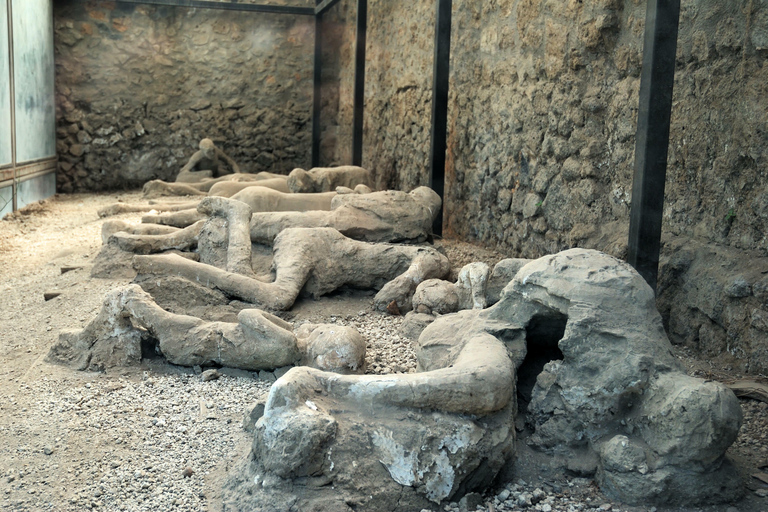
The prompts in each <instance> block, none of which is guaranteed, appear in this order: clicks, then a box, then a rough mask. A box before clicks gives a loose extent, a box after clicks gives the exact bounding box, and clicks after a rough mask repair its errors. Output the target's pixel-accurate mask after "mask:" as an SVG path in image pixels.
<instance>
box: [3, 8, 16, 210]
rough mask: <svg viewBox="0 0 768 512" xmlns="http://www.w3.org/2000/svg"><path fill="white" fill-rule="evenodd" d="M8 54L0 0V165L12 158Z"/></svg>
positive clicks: (5, 16) (6, 13) (5, 163)
mask: <svg viewBox="0 0 768 512" xmlns="http://www.w3.org/2000/svg"><path fill="white" fill-rule="evenodd" d="M8 56H9V54H8V0H0V166H3V165H7V164H10V163H11V162H12V160H13V155H12V154H11V69H10V63H9V62H8V60H9V59H8ZM0 206H2V201H0ZM0 211H2V210H0Z"/></svg>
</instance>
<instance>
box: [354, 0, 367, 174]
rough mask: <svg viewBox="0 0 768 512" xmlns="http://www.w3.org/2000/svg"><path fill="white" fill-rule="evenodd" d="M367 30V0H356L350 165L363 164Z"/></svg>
mask: <svg viewBox="0 0 768 512" xmlns="http://www.w3.org/2000/svg"><path fill="white" fill-rule="evenodd" d="M367 32H368V0H357V37H356V42H355V98H354V107H353V108H354V113H353V120H352V165H363V114H364V108H365V42H366V37H367Z"/></svg>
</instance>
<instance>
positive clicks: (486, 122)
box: [340, 0, 768, 370]
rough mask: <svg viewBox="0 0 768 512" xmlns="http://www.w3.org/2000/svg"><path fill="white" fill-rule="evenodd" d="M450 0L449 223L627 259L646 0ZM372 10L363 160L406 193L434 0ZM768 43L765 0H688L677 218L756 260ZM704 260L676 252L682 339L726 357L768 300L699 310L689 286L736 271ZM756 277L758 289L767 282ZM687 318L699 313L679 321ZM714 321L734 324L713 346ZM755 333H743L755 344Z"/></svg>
mask: <svg viewBox="0 0 768 512" xmlns="http://www.w3.org/2000/svg"><path fill="white" fill-rule="evenodd" d="M453 5H454V7H453V34H452V57H451V84H450V85H451V92H450V100H449V112H448V115H449V149H448V163H447V169H446V175H447V177H446V180H447V183H446V187H447V190H446V205H445V208H446V222H445V230H446V233H448V234H453V235H455V236H457V237H460V238H463V239H466V240H470V241H478V242H481V243H485V244H489V245H492V246H496V247H497V248H499V249H501V250H502V251H506V252H508V253H509V254H510V256H520V257H527V258H535V257H539V256H542V255H544V254H547V253H553V252H556V251H559V250H562V249H564V248H568V247H576V246H581V247H588V248H596V249H600V250H603V251H606V252H608V253H610V254H613V255H615V256H619V257H624V256H625V255H626V237H627V231H628V224H629V211H630V206H631V188H632V176H633V165H634V149H635V129H636V119H637V117H636V116H637V109H638V91H639V85H640V71H641V62H642V46H643V34H644V32H643V31H644V21H645V8H646V3H645V2H642V1H640V0H590V1H583V0H562V1H546V2H542V1H540V0H493V1H488V2H472V1H469V0H455V1H454V4H453ZM369 14H370V18H369V32H368V37H369V39H368V57H369V62H368V83H367V84H366V137H365V147H364V158H363V164H364V165H365V166H367V167H368V168H370V169H371V170H373V171H374V172H375V173H376V177H377V180H378V181H379V183H380V184H383V185H386V186H389V187H393V188H402V189H408V188H411V187H413V186H414V185H416V184H423V183H425V182H426V179H427V152H428V149H429V120H430V108H431V106H430V101H431V93H430V89H431V77H432V59H433V55H432V51H433V43H432V38H433V34H434V2H431V1H419V2H414V3H411V2H402V1H398V0H392V1H390V2H383V1H376V0H371V2H370V7H369ZM767 57H768V1H766V0H738V1H735V2H720V1H716V0H683V2H682V12H681V20H680V36H679V43H678V59H677V71H676V82H675V93H674V107H673V112H672V130H671V142H670V155H669V169H668V174H667V185H666V193H667V196H666V197H667V201H666V205H665V211H664V230H665V232H666V233H667V234H668V236H681V237H683V238H686V237H687V238H688V239H689V240H692V241H693V240H695V242H696V244H705V245H707V244H709V245H714V244H722V245H724V246H726V247H728V248H731V249H734V250H750V251H753V252H749V253H744V254H745V256H744V258H745V261H749V258H751V257H753V256H754V255H755V254H757V255H762V256H766V255H768V244H766V238H765V233H766V232H768V179H766V176H765V174H766V164H767V161H768V160H767V157H768V108H767V107H766V105H767V104H768V103H767V102H768V100H766V98H768V95H767V94H766V92H767V91H766V88H768V62H767V61H766V58H767ZM340 112H342V113H343V112H344V108H343V103H342V108H341V109H340ZM340 142H341V143H344V144H346V141H343V140H342V141H340ZM670 247H672V245H670V244H667V245H665V250H670V249H669V248H670ZM697 247H698V245H697ZM728 254H731V253H730V252H728ZM663 256H664V257H665V260H664V261H665V262H667V261H668V260H669V259H670V256H671V255H663ZM715 259H716V258H715ZM697 261H698V260H697ZM705 267H706V268H707V269H708V270H706V271H704V270H702V268H703V267H702V266H701V265H699V264H697V265H693V266H688V267H686V266H680V265H667V264H665V265H663V266H662V269H661V271H662V281H663V282H664V283H667V285H669V286H670V288H667V289H665V290H664V301H666V302H665V304H667V305H668V304H671V303H674V302H675V301H677V300H679V301H681V303H680V305H678V306H677V307H676V308H669V307H662V310H663V311H666V312H665V315H666V316H665V321H666V322H667V324H668V326H669V325H670V324H671V325H672V326H673V327H674V326H675V325H676V326H678V327H677V328H673V329H671V331H672V332H671V336H672V338H673V340H675V341H678V342H686V343H688V344H690V345H692V346H695V345H696V344H701V343H704V344H707V348H706V352H707V353H709V354H712V353H716V352H718V351H719V352H725V351H730V352H731V353H735V352H734V351H733V346H734V340H740V339H747V338H749V339H762V338H764V333H763V334H760V333H758V334H749V333H753V332H757V331H760V329H762V327H761V326H762V325H763V324H764V322H762V323H761V321H760V318H763V317H765V316H768V314H766V311H768V310H766V306H767V304H766V303H764V302H763V301H762V299H760V300H755V301H750V300H742V298H741V297H739V298H735V299H734V298H733V297H731V296H730V295H728V294H729V293H730V292H729V291H728V290H727V289H726V288H728V286H730V284H728V285H723V287H720V288H722V289H720V288H717V290H714V291H712V293H711V296H712V297H725V298H727V300H728V301H730V302H732V303H733V307H730V306H729V311H737V310H738V311H739V312H738V313H734V314H733V315H720V314H716V313H715V311H717V307H714V306H713V307H712V308H709V310H710V313H712V314H709V313H702V307H703V306H702V304H701V303H697V301H696V300H694V299H693V297H694V296H695V294H694V293H690V290H691V289H695V288H696V287H697V286H699V285H702V286H703V285H704V284H703V283H704V281H706V280H710V281H711V282H718V283H719V282H720V281H722V279H713V278H714V276H715V275H717V274H718V272H719V271H720V270H721V269H719V268H718V266H717V265H715V264H714V263H712V264H707V265H705ZM667 272H674V275H665V273H667ZM746 281H747V282H746V287H745V288H744V289H745V290H749V296H750V297H753V298H755V297H757V292H755V291H754V290H759V289H760V286H761V285H760V284H759V283H757V282H755V283H752V282H749V279H746ZM681 283H685V290H683V289H682V284H681ZM665 286H666V285H665ZM718 286H719V285H718ZM706 287H707V289H712V288H711V283H710V284H707V285H706ZM718 300H719V299H718ZM730 302H729V303H730ZM747 302H749V305H748V306H744V308H742V309H739V308H741V306H739V304H741V303H743V304H747ZM753 303H754V304H753ZM755 304H758V305H759V307H757V306H755ZM705 309H707V308H705ZM672 310H674V311H672ZM670 315H676V316H677V317H678V318H677V319H675V318H672V319H671V320H670ZM686 315H688V316H691V317H692V316H696V317H697V318H700V319H701V321H699V320H697V321H696V322H690V325H688V323H689V322H687V320H686V322H685V323H686V325H687V327H685V328H682V327H680V325H681V323H680V318H682V317H685V316H686ZM755 318H757V320H755ZM755 326H757V327H755ZM755 329H757V331H755ZM676 330H677V331H679V332H680V334H679V335H678V334H676V333H675V331H676ZM750 330H751V331H750ZM699 331H701V332H703V333H704V335H703V338H702V339H707V340H710V339H712V337H711V336H708V335H707V334H706V333H707V332H710V331H716V332H720V333H727V335H723V336H718V337H716V339H717V341H716V342H710V341H706V342H700V340H699V338H700V337H699V334H698V333H699ZM748 331H749V332H748ZM760 332H763V331H760ZM755 343H757V342H755ZM754 345H755V344H754V343H752V342H749V343H742V344H741V345H740V347H742V348H743V349H744V352H745V353H746V352H749V353H755V354H757V353H758V352H760V351H759V350H757V349H756V348H755V346H754ZM763 345H765V344H764V343H763ZM750 351H751V352H750ZM763 352H765V351H764V350H763ZM759 359H760V360H759V361H757V360H755V361H753V362H752V363H751V366H750V364H746V367H748V368H751V369H752V370H754V369H756V368H768V355H765V354H763V355H761V356H759Z"/></svg>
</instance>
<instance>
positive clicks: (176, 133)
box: [54, 1, 314, 192]
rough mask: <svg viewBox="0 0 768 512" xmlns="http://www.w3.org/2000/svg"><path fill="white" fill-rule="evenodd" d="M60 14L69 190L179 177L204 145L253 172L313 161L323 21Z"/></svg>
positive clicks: (179, 12) (59, 82)
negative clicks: (316, 52) (317, 35)
mask: <svg viewBox="0 0 768 512" xmlns="http://www.w3.org/2000/svg"><path fill="white" fill-rule="evenodd" d="M283 3H284V2H283ZM292 4H293V5H297V3H296V2H292ZM308 5H309V3H308ZM54 18H55V45H56V46H55V47H56V90H57V119H58V131H57V150H58V153H59V157H60V161H61V164H60V169H59V173H58V188H59V190H60V191H63V192H69V191H73V190H102V189H110V188H125V187H135V186H140V185H141V184H143V183H144V182H146V181H147V180H150V179H153V178H161V179H173V177H174V176H175V174H176V172H178V170H179V169H180V168H181V166H183V165H184V163H186V161H187V160H188V159H189V157H190V156H191V155H192V153H194V151H196V150H197V145H198V142H199V141H200V139H201V138H203V137H210V138H212V139H213V140H214V141H215V142H216V143H217V144H218V145H219V147H221V148H222V149H223V150H224V151H225V152H226V153H227V154H228V155H230V156H231V157H232V158H234V159H235V161H236V162H238V164H239V165H240V167H241V170H242V171H244V172H258V171H262V170H269V171H273V172H289V171H290V170H291V169H293V168H294V167H307V166H308V165H309V159H310V148H311V104H312V54H313V52H312V47H313V46H312V45H313V41H314V18H313V17H311V16H292V15H278V14H263V13H239V12H233V11H220V10H207V9H188V8H174V7H156V6H146V5H131V4H123V3H120V2H93V1H91V2H80V1H77V2H73V1H69V2H56V5H55V6H54Z"/></svg>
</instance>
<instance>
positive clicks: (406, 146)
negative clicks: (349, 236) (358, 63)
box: [340, 0, 435, 191]
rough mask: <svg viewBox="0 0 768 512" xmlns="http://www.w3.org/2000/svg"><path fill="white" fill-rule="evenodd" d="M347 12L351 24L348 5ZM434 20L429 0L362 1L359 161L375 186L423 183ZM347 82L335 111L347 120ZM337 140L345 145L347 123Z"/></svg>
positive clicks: (347, 144) (349, 109)
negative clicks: (365, 27) (362, 119)
mask: <svg viewBox="0 0 768 512" xmlns="http://www.w3.org/2000/svg"><path fill="white" fill-rule="evenodd" d="M349 12H350V15H351V16H350V17H348V23H350V24H352V25H354V12H355V11H354V7H353V8H351V9H350V11H349ZM434 24H435V2H433V1H431V0H416V1H405V0H369V2H368V41H367V45H366V57H367V62H366V71H365V73H366V83H365V133H364V137H363V167H366V168H368V169H369V170H370V171H371V172H373V173H374V176H375V179H376V185H377V187H379V188H390V189H400V190H406V191H410V190H411V189H413V188H415V187H417V186H419V185H426V184H427V181H428V169H429V168H428V156H429V144H430V140H429V122H430V117H431V108H432V107H431V101H432V64H431V63H432V53H433V48H434V43H433V39H434ZM351 51H354V46H353V47H352V49H351ZM349 65H350V67H353V66H354V59H350V61H349ZM347 73H349V71H348V72H347ZM342 76H346V78H347V80H348V83H349V80H350V77H349V76H348V75H342ZM349 87H350V88H349V92H348V93H347V94H345V96H344V97H345V101H348V104H346V105H344V104H342V106H341V109H340V112H341V113H342V114H346V113H348V114H347V115H348V117H347V118H345V119H346V120H345V121H344V123H346V124H348V125H351V122H352V114H351V112H352V84H351V83H350V85H349ZM341 142H342V144H344V147H345V148H349V147H351V146H350V145H351V127H350V129H349V141H346V140H343V141H341Z"/></svg>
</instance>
